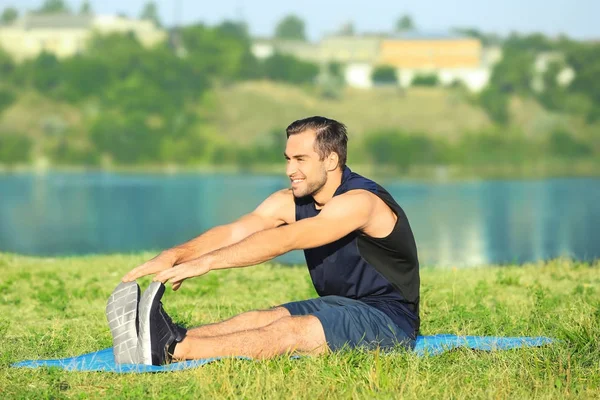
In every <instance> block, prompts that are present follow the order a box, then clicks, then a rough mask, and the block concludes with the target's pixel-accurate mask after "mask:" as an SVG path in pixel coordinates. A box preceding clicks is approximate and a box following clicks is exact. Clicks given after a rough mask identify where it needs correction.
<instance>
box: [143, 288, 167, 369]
mask: <svg viewBox="0 0 600 400" xmlns="http://www.w3.org/2000/svg"><path fill="white" fill-rule="evenodd" d="M161 287H162V293H164V286H163V284H162V283H161V282H152V283H151V284H150V286H148V289H146V290H145V291H144V293H143V294H142V298H141V300H140V307H139V316H140V324H139V327H140V331H139V334H138V344H137V348H138V360H139V362H140V363H141V364H146V365H152V343H151V337H150V312H151V311H152V304H154V301H155V299H156V296H157V294H158V292H159V291H160V290H161ZM162 293H161V294H160V297H162Z"/></svg>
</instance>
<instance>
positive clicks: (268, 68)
mask: <svg viewBox="0 0 600 400" xmlns="http://www.w3.org/2000/svg"><path fill="white" fill-rule="evenodd" d="M262 68H263V71H264V72H263V76H264V77H265V78H267V79H270V80H273V81H282V82H288V83H294V84H302V83H312V82H314V80H315V78H316V77H317V75H318V73H319V67H318V66H317V65H315V64H312V63H308V62H305V61H301V60H298V59H296V58H294V57H292V56H288V55H284V54H279V53H275V54H273V55H272V56H271V57H269V58H267V59H266V60H265V61H264V62H263V64H262Z"/></svg>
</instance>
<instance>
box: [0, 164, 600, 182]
mask: <svg viewBox="0 0 600 400" xmlns="http://www.w3.org/2000/svg"><path fill="white" fill-rule="evenodd" d="M349 166H350V168H351V169H352V170H353V171H356V172H358V173H360V174H362V175H367V176H370V177H374V178H380V179H395V180H418V181H434V182H446V181H463V180H481V179H517V180H520V179H549V178H577V177H600V161H590V160H586V161H572V160H558V161H553V162H543V163H542V162H540V163H536V164H531V165H513V164H502V165H489V166H470V165H439V166H433V165H427V166H411V167H409V168H407V169H406V170H403V171H399V170H398V169H396V168H393V167H385V166H375V165H372V164H351V163H350V164H349ZM52 171H57V172H73V173H76V172H81V173H84V172H107V173H136V174H145V173H148V174H166V175H171V174H177V173H201V174H214V173H222V174H242V173H244V174H247V173H251V174H265V175H281V176H284V174H285V166H284V165H283V164H282V165H273V164H266V165H248V166H242V165H234V164H228V165H209V164H198V165H175V164H167V165H128V166H124V165H104V166H78V165H50V164H48V163H38V164H22V165H16V166H10V167H9V166H6V165H2V164H0V173H4V174H6V173H36V174H44V173H47V172H52Z"/></svg>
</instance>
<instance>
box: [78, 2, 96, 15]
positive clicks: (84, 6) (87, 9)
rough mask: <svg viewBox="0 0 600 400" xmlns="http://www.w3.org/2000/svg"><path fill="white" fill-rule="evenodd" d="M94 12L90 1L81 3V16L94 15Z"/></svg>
mask: <svg viewBox="0 0 600 400" xmlns="http://www.w3.org/2000/svg"><path fill="white" fill-rule="evenodd" d="M93 13H94V12H93V11H92V6H91V4H90V2H89V0H84V1H83V2H82V3H81V8H80V9H79V14H81V15H86V14H93Z"/></svg>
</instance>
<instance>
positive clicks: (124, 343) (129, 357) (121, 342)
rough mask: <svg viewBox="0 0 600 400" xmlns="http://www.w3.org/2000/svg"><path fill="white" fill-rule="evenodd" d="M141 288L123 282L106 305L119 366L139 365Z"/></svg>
mask: <svg viewBox="0 0 600 400" xmlns="http://www.w3.org/2000/svg"><path fill="white" fill-rule="evenodd" d="M139 300H140V287H139V286H138V284H137V283H136V282H121V283H119V285H118V286H117V287H116V288H115V290H114V291H113V292H112V294H111V295H110V297H109V298H108V303H107V304H106V319H107V321H108V326H109V328H110V333H111V334H112V337H113V355H114V357H115V363H117V364H137V363H138V362H139V361H138V351H137V328H136V323H137V321H136V319H137V316H138V315H137V314H138V302H139Z"/></svg>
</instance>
